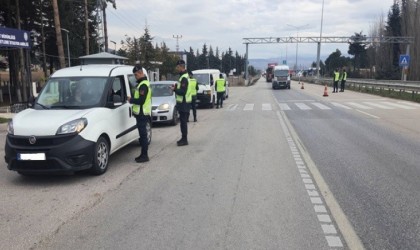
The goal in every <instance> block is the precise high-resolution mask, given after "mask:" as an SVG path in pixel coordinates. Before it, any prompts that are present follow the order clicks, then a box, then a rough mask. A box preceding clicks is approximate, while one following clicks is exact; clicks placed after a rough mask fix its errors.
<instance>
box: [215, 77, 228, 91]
mask: <svg viewBox="0 0 420 250" xmlns="http://www.w3.org/2000/svg"><path fill="white" fill-rule="evenodd" d="M225 85H226V81H225V79H223V78H220V79H217V80H216V92H225V91H226V86H225Z"/></svg>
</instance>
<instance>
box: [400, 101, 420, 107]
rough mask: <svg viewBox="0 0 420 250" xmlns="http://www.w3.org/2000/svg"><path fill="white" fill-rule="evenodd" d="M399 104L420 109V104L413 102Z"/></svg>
mask: <svg viewBox="0 0 420 250" xmlns="http://www.w3.org/2000/svg"><path fill="white" fill-rule="evenodd" d="M398 103H401V104H404V105H409V106H413V107H416V108H420V104H418V103H413V102H398Z"/></svg>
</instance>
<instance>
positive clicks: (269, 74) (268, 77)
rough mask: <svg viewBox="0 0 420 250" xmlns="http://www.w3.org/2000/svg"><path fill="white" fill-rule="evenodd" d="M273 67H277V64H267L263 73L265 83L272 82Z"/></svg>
mask: <svg viewBox="0 0 420 250" xmlns="http://www.w3.org/2000/svg"><path fill="white" fill-rule="evenodd" d="M275 66H277V63H269V64H268V67H267V69H266V71H265V73H266V77H265V80H266V81H267V82H271V81H272V80H273V77H274V72H273V71H274V67H275Z"/></svg>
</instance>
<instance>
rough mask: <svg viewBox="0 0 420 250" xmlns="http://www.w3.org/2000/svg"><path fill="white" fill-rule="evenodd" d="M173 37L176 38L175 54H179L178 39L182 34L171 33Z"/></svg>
mask: <svg viewBox="0 0 420 250" xmlns="http://www.w3.org/2000/svg"><path fill="white" fill-rule="evenodd" d="M173 38H175V39H176V54H177V55H178V56H179V39H181V38H182V35H173Z"/></svg>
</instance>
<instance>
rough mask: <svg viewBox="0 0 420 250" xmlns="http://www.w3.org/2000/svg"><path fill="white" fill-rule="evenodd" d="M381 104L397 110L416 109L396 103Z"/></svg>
mask: <svg viewBox="0 0 420 250" xmlns="http://www.w3.org/2000/svg"><path fill="white" fill-rule="evenodd" d="M381 103H383V104H386V105H390V106H394V107H397V108H402V109H416V108H414V107H410V106H407V105H402V104H398V103H393V102H381Z"/></svg>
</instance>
